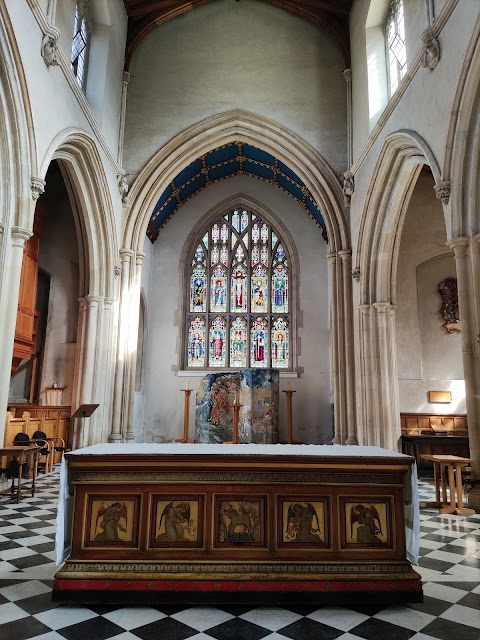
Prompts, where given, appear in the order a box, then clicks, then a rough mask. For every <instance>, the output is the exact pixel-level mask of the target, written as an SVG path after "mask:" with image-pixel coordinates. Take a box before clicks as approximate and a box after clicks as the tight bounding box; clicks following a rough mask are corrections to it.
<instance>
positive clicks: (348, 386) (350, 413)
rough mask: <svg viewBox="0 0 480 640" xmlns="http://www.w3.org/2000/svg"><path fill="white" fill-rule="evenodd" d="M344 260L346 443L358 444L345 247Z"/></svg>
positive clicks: (349, 276) (348, 258)
mask: <svg viewBox="0 0 480 640" xmlns="http://www.w3.org/2000/svg"><path fill="white" fill-rule="evenodd" d="M338 255H339V256H340V258H341V260H342V276H343V278H342V284H343V318H342V320H343V322H341V325H342V326H343V338H344V344H345V347H344V356H345V361H344V371H345V405H346V427H347V438H346V440H345V444H358V440H357V433H356V430H357V429H356V422H355V384H354V371H355V355H354V352H353V317H352V252H351V251H350V250H349V249H344V250H342V251H339V252H338Z"/></svg>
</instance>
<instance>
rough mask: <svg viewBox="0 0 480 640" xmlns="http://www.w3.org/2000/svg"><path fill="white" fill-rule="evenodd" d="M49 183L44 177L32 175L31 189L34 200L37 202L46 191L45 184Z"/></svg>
mask: <svg viewBox="0 0 480 640" xmlns="http://www.w3.org/2000/svg"><path fill="white" fill-rule="evenodd" d="M46 184H47V183H46V182H45V180H42V178H36V177H35V176H31V177H30V190H31V192H32V200H33V201H34V202H36V201H37V200H38V199H39V197H40V196H41V195H42V193H43V192H44V191H45V185H46Z"/></svg>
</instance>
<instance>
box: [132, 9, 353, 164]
mask: <svg viewBox="0 0 480 640" xmlns="http://www.w3.org/2000/svg"><path fill="white" fill-rule="evenodd" d="M129 70H130V72H131V73H132V78H131V80H130V83H129V88H128V99H127V118H126V136H125V155H124V157H125V161H124V165H125V168H126V170H127V172H128V173H129V175H130V176H135V175H137V174H138V172H139V170H140V169H141V168H142V167H143V165H144V164H145V163H146V162H147V160H148V159H149V158H151V157H152V156H153V154H154V153H155V152H156V151H158V149H159V148H161V147H162V146H163V145H164V144H165V143H166V142H167V141H168V140H170V139H171V138H172V137H173V136H175V135H176V134H178V133H179V132H180V131H183V130H184V129H186V128H187V127H189V126H191V125H193V124H195V123H197V122H199V121H201V120H203V119H205V118H207V117H209V116H212V115H215V114H218V113H223V112H225V111H228V110H231V109H234V108H240V109H245V110H246V111H250V112H253V113H256V114H259V115H262V116H266V117H268V118H271V119H273V120H275V121H276V122H278V123H280V124H282V125H284V126H286V127H288V128H289V129H291V130H292V131H294V132H295V133H296V134H298V135H299V136H301V137H302V138H303V139H304V140H306V141H307V142H308V143H309V144H311V145H312V146H313V147H315V148H316V149H317V150H318V151H319V152H320V153H321V154H322V155H323V156H324V157H325V158H326V160H327V161H328V162H329V163H330V164H331V165H332V166H333V168H334V169H335V171H337V172H338V173H340V172H343V171H345V168H346V167H345V161H346V117H347V116H346V83H345V80H344V78H343V75H342V72H343V70H344V62H343V58H342V55H341V52H340V50H339V48H338V47H337V46H336V45H335V44H334V42H333V40H331V39H330V37H329V36H328V35H327V34H325V33H324V32H323V31H321V30H319V29H318V28H317V27H316V26H314V25H313V24H311V23H309V22H308V21H306V20H304V19H302V18H299V17H296V16H293V15H291V14H289V13H288V12H286V11H284V10H282V9H280V8H278V7H274V6H271V5H268V4H267V3H263V2H255V1H254V0H243V1H242V2H231V1H230V0H218V1H216V2H211V3H209V4H208V5H206V6H202V7H199V8H198V9H195V10H194V11H190V12H188V13H187V14H186V15H184V16H182V18H177V19H175V20H172V21H170V22H168V23H167V24H165V25H162V26H160V27H158V28H157V29H156V30H154V31H153V32H152V33H150V34H149V35H148V36H147V37H146V38H145V40H144V41H143V42H142V44H141V45H140V46H139V48H138V49H137V51H136V52H135V54H134V56H133V60H132V63H131V65H130V69H129Z"/></svg>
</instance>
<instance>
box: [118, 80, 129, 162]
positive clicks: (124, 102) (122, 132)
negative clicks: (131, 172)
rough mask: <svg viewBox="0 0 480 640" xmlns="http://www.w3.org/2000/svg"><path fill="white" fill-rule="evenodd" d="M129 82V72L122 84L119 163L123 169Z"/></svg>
mask: <svg viewBox="0 0 480 640" xmlns="http://www.w3.org/2000/svg"><path fill="white" fill-rule="evenodd" d="M129 82H130V74H129V73H128V71H124V72H123V82H122V103H121V106H120V123H119V127H118V154H117V162H118V166H119V167H121V166H122V163H123V138H124V135H125V113H126V110H127V91H128V83H129Z"/></svg>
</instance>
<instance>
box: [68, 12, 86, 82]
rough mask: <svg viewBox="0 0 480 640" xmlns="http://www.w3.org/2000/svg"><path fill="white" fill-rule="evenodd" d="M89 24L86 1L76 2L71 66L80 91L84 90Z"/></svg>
mask: <svg viewBox="0 0 480 640" xmlns="http://www.w3.org/2000/svg"><path fill="white" fill-rule="evenodd" d="M90 22H91V20H90V6H89V3H88V0H78V1H77V4H76V6H75V24H74V28H73V40H72V58H71V64H72V71H73V74H74V76H75V78H76V79H77V82H78V84H79V85H80V87H81V88H82V89H84V88H85V82H86V79H87V63H88V50H89V47H90Z"/></svg>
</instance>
